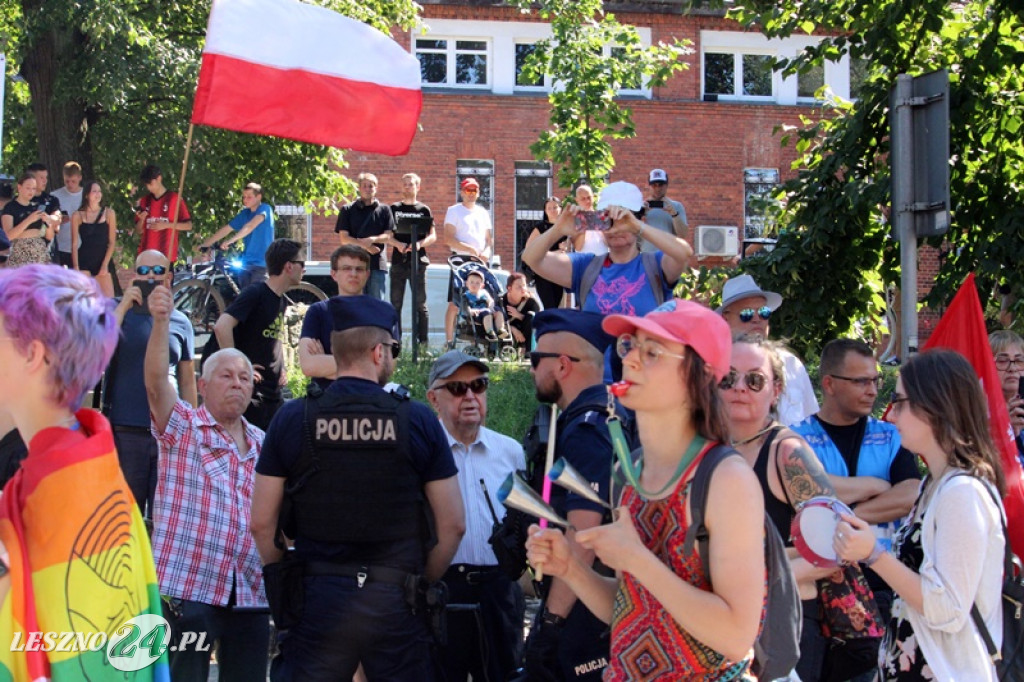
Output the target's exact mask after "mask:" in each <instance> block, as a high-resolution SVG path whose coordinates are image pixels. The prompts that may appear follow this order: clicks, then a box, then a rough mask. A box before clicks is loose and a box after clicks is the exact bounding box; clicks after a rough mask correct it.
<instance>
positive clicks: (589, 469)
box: [551, 384, 615, 515]
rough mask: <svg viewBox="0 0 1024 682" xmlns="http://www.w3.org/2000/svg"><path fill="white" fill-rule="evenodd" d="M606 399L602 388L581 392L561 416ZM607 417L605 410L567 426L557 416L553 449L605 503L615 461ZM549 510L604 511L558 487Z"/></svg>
mask: <svg viewBox="0 0 1024 682" xmlns="http://www.w3.org/2000/svg"><path fill="white" fill-rule="evenodd" d="M607 399H608V393H607V389H606V388H605V387H604V384H598V385H596V386H591V387H590V388H586V389H584V390H583V391H581V392H580V394H579V395H578V396H576V399H575V400H573V401H572V402H571V403H569V405H568V406H567V407H566V408H565V411H564V412H563V413H562V414H563V415H564V414H566V413H568V412H570V411H571V410H573V409H574V408H576V407H579V406H581V405H587V404H595V403H597V404H600V403H604V402H607ZM607 416H608V415H607V412H605V411H604V410H600V411H598V410H588V411H586V412H584V413H582V414H580V415H578V416H575V417H574V418H573V419H572V421H570V422H567V423H566V422H565V421H564V420H563V419H562V417H561V416H560V417H559V419H558V436H557V439H558V440H557V443H556V449H555V456H556V457H565V459H566V460H567V461H568V462H569V464H571V465H572V466H573V467H575V469H576V470H577V471H578V472H580V475H582V476H583V478H585V479H586V480H587V481H588V482H589V483H590V487H591V488H593V489H594V491H595V492H596V493H597V494H598V495H599V496H600V497H601V499H604V500H607V499H608V494H609V487H610V484H611V469H612V461H613V459H614V457H615V454H614V451H613V450H612V439H611V434H609V432H608V427H607V425H606V423H605V418H606V417H607ZM551 506H552V507H554V508H555V510H556V511H558V512H559V513H560V514H563V515H565V514H568V513H569V512H570V511H573V510H577V509H584V510H587V511H595V512H598V513H601V514H603V513H604V511H605V509H604V507H602V506H601V505H599V504H597V503H595V502H591V501H590V500H588V499H586V498H585V497H580V496H579V495H577V494H576V493H572V492H569V491H567V490H566V489H565V488H562V487H561V486H557V485H555V486H551Z"/></svg>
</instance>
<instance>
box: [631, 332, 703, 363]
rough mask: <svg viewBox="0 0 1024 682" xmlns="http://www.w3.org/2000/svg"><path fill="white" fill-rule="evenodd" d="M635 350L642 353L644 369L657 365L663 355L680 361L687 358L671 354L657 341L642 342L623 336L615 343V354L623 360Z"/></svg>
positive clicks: (641, 358) (633, 337)
mask: <svg viewBox="0 0 1024 682" xmlns="http://www.w3.org/2000/svg"><path fill="white" fill-rule="evenodd" d="M634 349H636V350H637V351H638V352H639V353H640V360H641V362H643V364H644V367H650V366H651V365H653V364H654V363H656V362H657V361H658V360H659V359H660V358H661V356H662V355H667V356H668V357H670V358H679V359H680V360H682V359H683V358H684V357H686V356H684V355H679V354H678V353H669V352H668V351H667V350H665V349H664V348H662V347H661V346H660V345H659V344H658V343H657V342H656V341H652V340H651V339H645V340H644V341H643V342H641V341H640V340H639V339H637V338H636V337H635V336H633V335H632V334H623V335H622V336H620V337H619V338H618V340H616V341H615V352H616V353H618V355H619V357H620V358H622V359H623V360H624V359H625V358H626V356H627V355H629V354H630V353H631V352H632V351H633V350H634Z"/></svg>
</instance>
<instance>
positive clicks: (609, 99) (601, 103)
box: [511, 0, 690, 188]
mask: <svg viewBox="0 0 1024 682" xmlns="http://www.w3.org/2000/svg"><path fill="white" fill-rule="evenodd" d="M511 4H512V5H514V6H516V7H519V8H520V10H521V11H523V12H524V13H536V14H537V15H538V16H539V17H540V18H541V19H544V20H546V21H550V22H551V37H550V38H548V39H545V40H541V41H539V42H538V43H536V49H535V51H534V52H533V53H532V54H531V56H530V58H529V59H528V60H527V62H526V66H525V68H524V75H525V77H526V78H527V79H536V78H539V77H541V76H543V75H547V76H550V77H551V79H552V82H553V83H554V87H553V88H552V90H551V93H550V94H549V95H548V99H549V101H550V103H551V119H550V120H551V127H550V129H548V130H545V131H543V132H542V133H541V134H540V137H539V138H538V140H537V142H535V143H534V144H533V145H531V146H530V151H531V152H532V153H533V155H534V157H535V158H537V159H538V160H542V161H551V162H553V163H554V164H555V165H556V166H558V167H559V171H558V184H559V185H560V186H562V187H565V188H568V187H571V186H573V185H574V184H575V183H576V182H578V181H579V180H581V179H584V180H587V181H589V182H590V183H591V184H597V185H600V184H602V183H603V181H604V178H605V177H607V176H608V174H610V173H611V171H612V168H614V166H615V158H614V156H613V155H612V148H611V140H614V139H618V138H630V137H634V136H635V135H636V128H635V127H634V125H633V115H632V110H631V109H630V108H629V107H627V106H625V105H624V101H623V100H622V99H620V98H619V96H618V93H619V90H622V89H637V88H638V87H639V86H640V85H641V84H644V83H646V84H649V85H650V86H651V87H654V86H658V85H662V84H664V82H665V81H666V80H667V79H668V77H669V76H670V75H671V74H672V72H674V71H676V70H678V69H682V68H684V67H685V63H684V62H683V61H682V59H681V58H682V57H683V55H685V54H687V53H688V52H689V51H690V50H689V49H688V48H686V47H685V44H684V43H682V42H679V41H675V42H673V43H672V44H664V43H660V44H657V45H652V46H650V47H645V46H644V45H643V44H642V42H641V40H640V36H639V34H638V33H637V30H636V28H635V27H633V26H629V25H625V24H621V23H619V21H618V20H617V19H616V18H615V16H614V15H613V14H607V13H605V12H604V10H603V9H602V6H603V3H602V2H601V0H541V1H540V2H536V1H534V0H512V2H511ZM605 48H608V49H607V51H606V49H605Z"/></svg>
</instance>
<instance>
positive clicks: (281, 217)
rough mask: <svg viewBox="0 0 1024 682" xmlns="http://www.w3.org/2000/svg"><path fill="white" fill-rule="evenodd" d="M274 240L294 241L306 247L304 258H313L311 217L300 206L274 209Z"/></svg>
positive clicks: (287, 205)
mask: <svg viewBox="0 0 1024 682" xmlns="http://www.w3.org/2000/svg"><path fill="white" fill-rule="evenodd" d="M274 213H275V214H276V218H275V220H274V239H294V240H295V241H297V242H300V243H301V244H302V245H303V246H305V247H306V258H307V260H312V258H313V216H312V215H310V214H309V213H307V212H306V209H305V208H303V207H302V206H292V205H290V204H284V205H278V206H275V207H274Z"/></svg>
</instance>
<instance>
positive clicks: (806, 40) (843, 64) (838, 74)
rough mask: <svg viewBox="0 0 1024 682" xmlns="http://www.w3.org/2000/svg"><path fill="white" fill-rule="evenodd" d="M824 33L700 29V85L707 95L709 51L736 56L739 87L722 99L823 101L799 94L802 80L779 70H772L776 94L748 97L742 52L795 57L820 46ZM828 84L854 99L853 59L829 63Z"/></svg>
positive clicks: (788, 103) (790, 102)
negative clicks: (778, 35) (783, 34)
mask: <svg viewBox="0 0 1024 682" xmlns="http://www.w3.org/2000/svg"><path fill="white" fill-rule="evenodd" d="M821 40H822V37H821V36H790V37H789V38H767V37H766V36H764V35H763V34H761V33H751V32H744V31H701V32H700V86H701V94H702V95H703V94H704V89H705V87H706V86H705V82H704V73H705V64H704V55H706V54H707V53H709V52H710V53H728V54H734V55H737V56H736V61H737V64H736V68H735V73H736V81H735V83H734V84H736V85H738V86H739V88H740V89H739V90H736V89H734V94H732V95H719V96H718V99H719V100H720V101H737V102H751V103H757V102H774V103H776V104H784V105H817V104H820V103H821V100H816V99H814V98H813V97H800V96H799V82H798V79H797V75H796V74H793V75H792V76H789V77H787V78H783V77H782V76H781V74H779V73H778V72H773V73H772V96H771V97H764V96H756V95H755V96H745V95H742V94H735V93H737V92H739V93H742V89H741V88H742V78H743V70H742V59H741V57H740V56H739V55H743V54H755V55H756V54H760V55H769V56H772V57H774V58H783V59H793V58H794V57H796V56H797V55H798V54H799V53H800V52H802V51H803V50H804V49H805V48H806V47H808V46H810V45H816V44H817V43H819V42H820V41H821ZM825 85H826V86H827V87H828V88H829V89H830V90H831V91H832V92H833V93H834V94H836V95H838V96H840V97H843V98H844V99H849V98H850V60H849V56H847V55H844V56H843V57H842V58H841V59H840V60H839V61H838V62H825Z"/></svg>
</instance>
